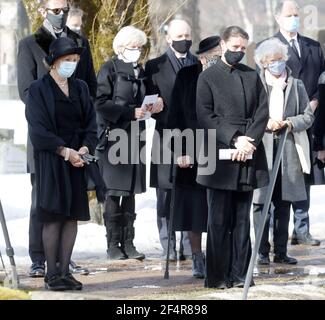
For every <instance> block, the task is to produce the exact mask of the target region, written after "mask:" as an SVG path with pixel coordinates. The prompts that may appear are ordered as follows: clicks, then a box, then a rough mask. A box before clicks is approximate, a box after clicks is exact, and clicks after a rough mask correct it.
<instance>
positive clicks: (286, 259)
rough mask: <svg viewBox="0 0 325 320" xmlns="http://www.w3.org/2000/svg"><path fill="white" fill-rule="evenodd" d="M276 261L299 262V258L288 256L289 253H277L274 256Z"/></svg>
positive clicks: (284, 262)
mask: <svg viewBox="0 0 325 320" xmlns="http://www.w3.org/2000/svg"><path fill="white" fill-rule="evenodd" d="M273 261H274V262H275V263H283V264H297V263H298V260H297V259H295V258H291V257H288V256H287V255H281V256H278V255H275V256H274V258H273Z"/></svg>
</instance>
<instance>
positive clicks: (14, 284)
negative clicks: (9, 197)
mask: <svg viewBox="0 0 325 320" xmlns="http://www.w3.org/2000/svg"><path fill="white" fill-rule="evenodd" d="M0 222H1V226H2V233H3V237H4V239H5V243H6V253H7V256H8V257H9V261H10V265H11V276H9V278H6V280H7V283H9V286H10V287H11V288H13V289H16V288H18V283H19V281H18V275H17V269H16V264H15V259H14V249H13V248H12V246H11V243H10V238H9V233H8V229H7V225H6V220H5V216H4V213H3V209H2V204H1V201H0ZM5 283H6V281H5Z"/></svg>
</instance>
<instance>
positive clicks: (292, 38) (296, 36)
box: [280, 31, 298, 45]
mask: <svg viewBox="0 0 325 320" xmlns="http://www.w3.org/2000/svg"><path fill="white" fill-rule="evenodd" d="M280 32H281V31H280ZM281 34H282V35H283V36H284V37H285V39H286V40H287V41H288V42H289V43H290V45H291V42H290V41H291V40H295V41H296V43H298V33H296V35H295V36H294V37H288V36H287V35H286V34H284V33H282V32H281Z"/></svg>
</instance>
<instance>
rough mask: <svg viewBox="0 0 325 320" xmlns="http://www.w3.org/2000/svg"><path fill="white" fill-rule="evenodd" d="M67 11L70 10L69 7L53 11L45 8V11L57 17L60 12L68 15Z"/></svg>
mask: <svg viewBox="0 0 325 320" xmlns="http://www.w3.org/2000/svg"><path fill="white" fill-rule="evenodd" d="M69 10H70V7H64V8H54V9H50V8H46V11H52V12H53V13H54V14H55V15H56V16H57V15H58V14H60V13H61V11H63V13H68V12H69Z"/></svg>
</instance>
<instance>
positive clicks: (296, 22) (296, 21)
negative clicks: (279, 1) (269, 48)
mask: <svg viewBox="0 0 325 320" xmlns="http://www.w3.org/2000/svg"><path fill="white" fill-rule="evenodd" d="M299 27H300V18H299V17H295V16H292V17H285V18H284V23H283V29H284V30H285V31H287V32H297V31H298V30H299Z"/></svg>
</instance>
